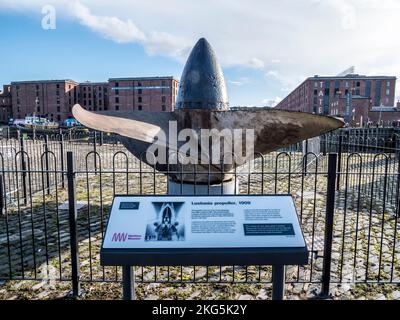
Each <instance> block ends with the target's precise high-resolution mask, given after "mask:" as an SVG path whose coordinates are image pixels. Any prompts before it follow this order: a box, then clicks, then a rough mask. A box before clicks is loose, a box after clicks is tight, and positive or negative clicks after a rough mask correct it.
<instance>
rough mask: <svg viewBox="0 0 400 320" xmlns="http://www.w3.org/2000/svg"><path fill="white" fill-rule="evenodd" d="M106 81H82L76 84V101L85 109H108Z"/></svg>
mask: <svg viewBox="0 0 400 320" xmlns="http://www.w3.org/2000/svg"><path fill="white" fill-rule="evenodd" d="M108 92H109V91H108V82H83V83H80V84H79V86H78V102H79V103H80V104H81V105H82V106H83V107H84V108H85V109H87V110H93V111H103V110H108V105H109V100H108Z"/></svg>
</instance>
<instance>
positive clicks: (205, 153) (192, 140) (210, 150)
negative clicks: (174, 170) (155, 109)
mask: <svg viewBox="0 0 400 320" xmlns="http://www.w3.org/2000/svg"><path fill="white" fill-rule="evenodd" d="M177 128H178V126H177V122H176V121H170V122H169V128H168V134H167V133H165V132H164V131H163V130H160V132H158V133H157V135H156V136H155V140H154V142H153V143H152V144H151V145H150V146H149V148H148V149H147V152H146V160H147V162H148V163H149V164H151V165H155V164H157V163H158V164H177V163H180V164H183V165H188V164H214V165H220V164H221V163H223V164H236V165H243V164H244V163H246V162H249V161H251V160H252V159H253V157H254V129H228V128H225V129H222V130H218V129H198V130H194V129H182V130H180V131H179V132H178V129H177ZM243 149H245V150H243Z"/></svg>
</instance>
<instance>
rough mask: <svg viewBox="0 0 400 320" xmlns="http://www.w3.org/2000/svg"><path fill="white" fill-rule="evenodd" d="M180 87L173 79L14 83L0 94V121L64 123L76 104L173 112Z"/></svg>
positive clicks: (147, 78)
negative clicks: (34, 118)
mask: <svg viewBox="0 0 400 320" xmlns="http://www.w3.org/2000/svg"><path fill="white" fill-rule="evenodd" d="M178 86H179V81H178V80H176V79H174V78H173V77H140V78H139V77H138V78H113V79H109V81H108V82H82V83H78V82H76V81H74V80H69V79H64V80H38V81H14V82H11V85H6V86H4V90H3V92H2V93H0V122H1V123H3V124H5V123H8V121H9V119H10V118H13V119H23V118H24V117H25V116H30V115H33V114H35V115H38V116H43V117H46V118H48V119H49V120H53V121H57V122H61V121H64V120H65V119H67V118H69V117H72V113H71V110H72V106H73V105H74V104H75V103H79V104H81V105H82V106H83V107H84V108H86V109H88V110H93V111H104V110H115V111H130V110H146V111H154V112H158V111H172V110H173V108H174V105H175V100H176V95H177V91H178Z"/></svg>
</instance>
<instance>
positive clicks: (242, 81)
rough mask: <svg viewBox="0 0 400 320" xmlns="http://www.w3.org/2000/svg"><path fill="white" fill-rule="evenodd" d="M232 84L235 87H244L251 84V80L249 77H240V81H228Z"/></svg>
mask: <svg viewBox="0 0 400 320" xmlns="http://www.w3.org/2000/svg"><path fill="white" fill-rule="evenodd" d="M228 82H229V83H230V84H233V85H234V86H239V87H240V86H243V85H245V84H248V83H249V82H250V79H249V78H248V77H240V78H239V79H236V80H228Z"/></svg>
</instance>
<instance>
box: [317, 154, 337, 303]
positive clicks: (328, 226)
mask: <svg viewBox="0 0 400 320" xmlns="http://www.w3.org/2000/svg"><path fill="white" fill-rule="evenodd" d="M328 157H329V158H328V178H327V189H326V194H327V195H326V217H325V241H324V262H323V269H322V290H321V296H324V297H328V296H329V286H330V281H331V262H332V240H333V216H334V212H335V180H336V164H337V154H336V153H330V154H329V156H328Z"/></svg>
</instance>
